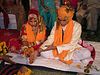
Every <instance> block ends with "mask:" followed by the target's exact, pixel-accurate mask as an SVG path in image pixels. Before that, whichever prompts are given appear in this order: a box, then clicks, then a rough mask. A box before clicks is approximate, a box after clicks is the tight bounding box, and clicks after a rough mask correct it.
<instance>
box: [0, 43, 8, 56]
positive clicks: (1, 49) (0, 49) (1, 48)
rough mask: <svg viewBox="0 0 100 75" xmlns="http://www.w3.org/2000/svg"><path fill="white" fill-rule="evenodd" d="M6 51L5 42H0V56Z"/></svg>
mask: <svg viewBox="0 0 100 75" xmlns="http://www.w3.org/2000/svg"><path fill="white" fill-rule="evenodd" d="M7 53H8V48H7V46H6V42H0V56H3V55H6V54H7Z"/></svg>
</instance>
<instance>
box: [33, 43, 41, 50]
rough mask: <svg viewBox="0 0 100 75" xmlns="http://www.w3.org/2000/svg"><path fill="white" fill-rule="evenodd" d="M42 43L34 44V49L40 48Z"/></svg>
mask: <svg viewBox="0 0 100 75" xmlns="http://www.w3.org/2000/svg"><path fill="white" fill-rule="evenodd" d="M40 46H41V44H39V45H36V46H33V48H34V50H38V49H39V48H40Z"/></svg>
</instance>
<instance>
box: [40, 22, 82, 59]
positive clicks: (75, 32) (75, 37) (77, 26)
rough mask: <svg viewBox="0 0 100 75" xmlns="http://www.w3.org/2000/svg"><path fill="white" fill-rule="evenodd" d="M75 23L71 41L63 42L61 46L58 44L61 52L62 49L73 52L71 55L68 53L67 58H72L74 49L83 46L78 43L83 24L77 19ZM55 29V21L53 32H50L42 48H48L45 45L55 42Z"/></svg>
mask: <svg viewBox="0 0 100 75" xmlns="http://www.w3.org/2000/svg"><path fill="white" fill-rule="evenodd" d="M73 23H74V28H73V33H72V39H71V42H70V43H68V44H62V45H60V46H57V50H58V53H61V52H62V50H70V52H71V53H70V54H69V55H67V60H70V59H71V58H72V55H73V52H72V51H74V50H75V49H76V48H79V47H81V46H80V45H79V44H78V41H79V40H80V36H81V25H80V24H79V23H78V22H76V21H73ZM55 29H56V23H55V25H54V27H53V29H52V31H51V33H50V36H49V37H48V39H47V40H46V41H45V42H44V43H43V44H42V46H41V48H42V49H46V47H45V46H46V45H52V44H53V41H54V34H55Z"/></svg>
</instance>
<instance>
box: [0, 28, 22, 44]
mask: <svg viewBox="0 0 100 75" xmlns="http://www.w3.org/2000/svg"><path fill="white" fill-rule="evenodd" d="M19 35H20V32H19V31H17V30H12V29H9V30H7V29H1V30H0V41H5V42H6V43H7V42H8V41H9V39H11V38H18V37H19Z"/></svg>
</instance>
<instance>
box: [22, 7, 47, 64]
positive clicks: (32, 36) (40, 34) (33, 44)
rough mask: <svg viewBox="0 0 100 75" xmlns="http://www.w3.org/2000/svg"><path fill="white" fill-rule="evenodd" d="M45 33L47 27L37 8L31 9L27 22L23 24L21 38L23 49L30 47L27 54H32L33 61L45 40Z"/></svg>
mask: <svg viewBox="0 0 100 75" xmlns="http://www.w3.org/2000/svg"><path fill="white" fill-rule="evenodd" d="M45 33H46V28H45V25H44V22H43V21H42V17H40V16H39V13H38V11H37V10H35V9H31V10H30V11H29V16H28V21H27V23H26V24H24V25H23V26H22V30H21V39H22V50H23V49H27V48H28V49H29V50H28V51H27V50H26V52H25V55H30V59H32V61H33V59H34V56H35V55H36V54H37V49H38V48H39V46H40V45H41V44H42V43H43V42H44V41H45V35H46V34H45ZM34 50H35V51H34ZM30 53H31V54H30ZM31 63H32V62H31Z"/></svg>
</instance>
